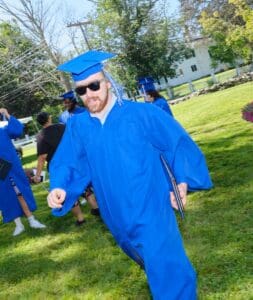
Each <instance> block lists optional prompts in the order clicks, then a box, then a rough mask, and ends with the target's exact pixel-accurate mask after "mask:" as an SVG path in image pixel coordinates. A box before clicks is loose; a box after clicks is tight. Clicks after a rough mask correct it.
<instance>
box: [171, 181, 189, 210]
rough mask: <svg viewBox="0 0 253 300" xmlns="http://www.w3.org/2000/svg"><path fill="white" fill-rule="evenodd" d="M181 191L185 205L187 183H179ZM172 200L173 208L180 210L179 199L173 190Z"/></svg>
mask: <svg viewBox="0 0 253 300" xmlns="http://www.w3.org/2000/svg"><path fill="white" fill-rule="evenodd" d="M177 186H178V189H179V193H180V197H181V199H182V203H183V206H185V205H186V200H187V183H184V182H182V183H180V184H178V185H177ZM170 201H171V205H172V207H173V208H175V209H176V210H178V206H177V201H176V198H175V195H174V193H173V192H170Z"/></svg>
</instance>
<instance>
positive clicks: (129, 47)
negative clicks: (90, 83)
mask: <svg viewBox="0 0 253 300" xmlns="http://www.w3.org/2000/svg"><path fill="white" fill-rule="evenodd" d="M156 3H158V1H157V0H155V1H151V0H142V1H129V0H119V1H110V0H99V1H97V2H96V15H95V16H93V17H92V18H93V20H95V21H94V24H93V25H94V26H95V27H93V35H92V36H93V38H92V44H93V47H94V45H95V47H98V48H102V49H106V50H108V51H112V52H115V53H117V54H118V58H116V60H115V61H116V65H115V66H114V67H113V68H111V70H112V72H113V73H114V76H115V77H116V78H117V79H118V80H120V81H121V82H123V84H124V86H125V87H127V88H128V89H129V90H131V91H134V90H135V88H136V79H137V78H139V77H143V76H153V77H154V78H160V77H163V76H165V77H168V76H171V77H172V76H173V75H175V70H174V67H173V63H174V62H175V61H176V60H179V59H181V58H182V55H183V54H182V52H183V50H184V47H183V45H182V44H181V43H179V42H173V41H171V40H170V38H171V37H172V36H173V35H174V34H175V31H176V27H177V26H178V25H177V24H176V23H175V22H172V21H169V20H168V19H167V17H165V16H163V15H162V13H161V12H160V11H159V10H158V9H157V8H156Z"/></svg>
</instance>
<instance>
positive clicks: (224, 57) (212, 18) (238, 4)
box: [200, 0, 253, 66]
mask: <svg viewBox="0 0 253 300" xmlns="http://www.w3.org/2000/svg"><path fill="white" fill-rule="evenodd" d="M227 8H228V12H227V14H226V15H222V14H221V13H220V12H219V11H214V12H212V13H209V12H207V11H205V10H204V11H203V12H202V14H201V18H200V23H201V24H202V26H203V29H204V31H203V32H204V34H205V35H208V36H209V37H211V38H212V39H213V41H214V42H215V44H214V45H212V46H211V47H210V54H211V57H212V60H213V63H214V64H216V63H217V62H225V63H229V64H231V65H233V66H234V65H236V64H237V60H238V59H240V58H244V59H245V60H246V61H248V62H250V61H251V62H252V53H253V39H252V31H253V26H252V24H253V21H252V20H253V13H252V9H251V8H250V6H249V5H248V4H247V1H246V0H229V2H228V6H227Z"/></svg>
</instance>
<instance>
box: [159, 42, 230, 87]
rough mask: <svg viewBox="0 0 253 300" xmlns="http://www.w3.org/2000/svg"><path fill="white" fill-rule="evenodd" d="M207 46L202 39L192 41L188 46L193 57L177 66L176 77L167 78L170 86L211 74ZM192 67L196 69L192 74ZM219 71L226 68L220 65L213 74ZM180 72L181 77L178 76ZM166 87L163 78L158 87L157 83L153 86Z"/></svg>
mask: <svg viewBox="0 0 253 300" xmlns="http://www.w3.org/2000/svg"><path fill="white" fill-rule="evenodd" d="M208 45H210V43H208V42H207V41H206V40H204V39H200V40H197V41H194V42H192V43H191V44H190V47H191V49H193V50H194V52H195V57H191V58H188V59H185V60H184V61H182V62H181V63H179V64H178V65H177V69H176V72H177V74H178V76H177V77H174V78H167V80H168V83H169V85H170V86H177V85H179V84H183V83H187V82H191V81H193V80H196V79H199V78H201V77H204V76H208V75H211V74H212V72H213V69H212V68H211V58H210V55H209V53H208ZM194 65H195V66H196V67H197V70H196V71H194V72H193V71H192V68H191V66H194ZM221 69H226V66H225V65H224V64H220V65H219V66H218V67H217V68H216V69H215V72H218V71H220V70H221ZM180 72H181V75H179V74H180ZM166 85H167V84H166V82H165V79H164V78H162V79H161V80H160V85H158V84H157V83H156V84H155V86H156V88H158V89H164V88H165V87H166Z"/></svg>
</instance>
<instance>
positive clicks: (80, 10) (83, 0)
mask: <svg viewBox="0 0 253 300" xmlns="http://www.w3.org/2000/svg"><path fill="white" fill-rule="evenodd" d="M31 1H32V2H34V3H36V2H37V1H36V0H31ZM5 2H6V3H7V4H10V5H12V6H14V7H15V8H18V6H19V0H5ZM44 2H45V3H46V5H52V6H53V9H54V11H55V13H54V17H55V20H57V26H58V28H59V30H61V38H60V39H59V43H58V46H59V48H60V49H62V50H63V51H64V49H68V45H69V44H70V42H69V41H70V40H69V38H68V35H67V28H66V30H65V27H66V23H76V22H78V21H84V20H85V19H86V18H87V14H88V13H90V12H91V11H92V10H93V9H94V5H93V4H92V2H90V1H88V0H44ZM168 3H169V11H168V14H169V15H170V14H173V13H175V12H176V9H177V7H178V0H168ZM3 19H5V20H6V19H7V20H8V19H9V18H8V16H4V15H3V14H2V13H1V15H0V20H3ZM76 36H77V38H83V36H82V33H81V30H80V29H77V30H76Z"/></svg>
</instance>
